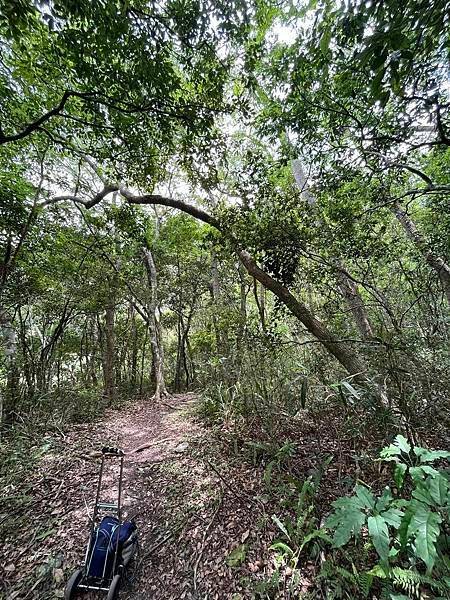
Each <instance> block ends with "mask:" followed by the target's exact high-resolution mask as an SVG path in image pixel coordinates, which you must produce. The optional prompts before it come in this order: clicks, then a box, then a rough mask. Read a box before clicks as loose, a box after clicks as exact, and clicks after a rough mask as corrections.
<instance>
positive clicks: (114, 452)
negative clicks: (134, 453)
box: [102, 446, 125, 456]
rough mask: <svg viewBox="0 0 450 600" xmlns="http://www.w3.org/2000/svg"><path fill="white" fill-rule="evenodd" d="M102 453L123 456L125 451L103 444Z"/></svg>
mask: <svg viewBox="0 0 450 600" xmlns="http://www.w3.org/2000/svg"><path fill="white" fill-rule="evenodd" d="M102 454H103V455H104V456H124V454H125V452H124V451H123V450H121V449H120V448H112V447H109V446H103V448H102Z"/></svg>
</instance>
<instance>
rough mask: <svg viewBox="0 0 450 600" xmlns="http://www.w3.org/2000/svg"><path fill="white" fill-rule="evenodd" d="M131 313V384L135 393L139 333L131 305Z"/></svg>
mask: <svg viewBox="0 0 450 600" xmlns="http://www.w3.org/2000/svg"><path fill="white" fill-rule="evenodd" d="M130 311H131V361H130V363H131V364H130V383H131V386H132V388H133V392H134V391H135V388H136V385H137V363H138V332H137V324H136V311H135V310H134V306H133V305H132V304H131V305H130Z"/></svg>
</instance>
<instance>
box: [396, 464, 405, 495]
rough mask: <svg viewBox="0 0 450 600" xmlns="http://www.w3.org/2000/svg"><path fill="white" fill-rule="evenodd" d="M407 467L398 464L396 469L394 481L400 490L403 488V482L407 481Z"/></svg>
mask: <svg viewBox="0 0 450 600" xmlns="http://www.w3.org/2000/svg"><path fill="white" fill-rule="evenodd" d="M407 468H408V467H407V466H406V465H405V464H403V463H398V464H397V465H396V466H395V469H394V481H395V485H396V486H397V488H398V489H399V490H401V489H402V487H403V482H404V480H405V473H406V471H407Z"/></svg>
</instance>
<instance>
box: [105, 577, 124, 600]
mask: <svg viewBox="0 0 450 600" xmlns="http://www.w3.org/2000/svg"><path fill="white" fill-rule="evenodd" d="M120 579H121V578H120V575H114V577H113V580H112V581H111V585H110V586H109V592H108V595H107V596H106V600H117V598H118V597H119V589H120Z"/></svg>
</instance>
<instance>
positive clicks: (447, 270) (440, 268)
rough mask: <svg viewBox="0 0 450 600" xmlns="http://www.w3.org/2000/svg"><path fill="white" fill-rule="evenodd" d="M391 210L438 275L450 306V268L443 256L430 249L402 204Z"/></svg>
mask: <svg viewBox="0 0 450 600" xmlns="http://www.w3.org/2000/svg"><path fill="white" fill-rule="evenodd" d="M391 210H392V212H393V213H394V215H395V216H396V218H397V219H398V221H399V223H400V224H401V226H402V227H403V229H404V230H405V232H406V235H407V236H408V237H409V239H410V240H411V241H412V242H413V244H414V245H415V246H416V248H418V250H419V251H420V253H421V254H422V256H423V257H424V259H425V260H426V262H427V263H428V265H429V266H430V267H431V268H432V269H434V270H435V271H436V273H437V274H438V277H439V279H440V281H441V284H442V288H443V290H444V293H445V295H446V297H447V301H448V303H449V304H450V266H449V265H448V264H447V263H446V262H445V261H444V259H443V258H442V257H441V256H438V255H437V254H435V253H434V252H433V251H432V250H431V248H429V247H428V244H427V242H426V240H425V238H424V237H423V235H422V234H421V233H420V231H419V230H418V229H417V227H416V224H415V223H414V221H413V220H412V219H411V217H410V216H409V215H408V213H407V212H406V211H405V210H403V208H402V207H401V206H400V204H398V203H397V202H396V203H395V204H394V205H393V207H392V209H391Z"/></svg>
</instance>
